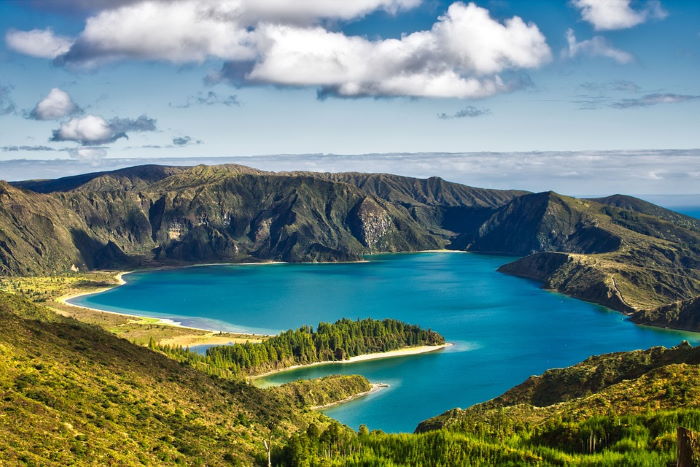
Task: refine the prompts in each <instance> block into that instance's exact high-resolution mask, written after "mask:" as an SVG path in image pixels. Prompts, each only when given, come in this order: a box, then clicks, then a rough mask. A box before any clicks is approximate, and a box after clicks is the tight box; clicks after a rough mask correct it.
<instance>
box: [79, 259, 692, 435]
mask: <svg viewBox="0 0 700 467" xmlns="http://www.w3.org/2000/svg"><path fill="white" fill-rule="evenodd" d="M512 259H513V258H505V257H497V256H482V255H475V254H466V253H419V254H394V255H378V256H373V257H370V261H369V262H366V263H354V264H275V265H251V266H246V265H221V266H203V267H191V268H184V269H173V270H161V271H150V272H138V273H133V274H128V275H126V276H125V280H126V281H127V285H125V286H122V287H118V288H115V289H112V290H110V291H107V292H104V293H101V294H96V295H90V296H84V297H80V298H78V299H74V300H72V303H74V304H76V305H84V306H90V307H94V308H98V309H102V310H107V311H119V312H125V313H133V314H138V315H144V316H153V317H159V318H169V319H173V320H175V321H178V322H180V323H182V324H185V325H190V326H197V327H206V328H211V329H225V330H231V331H246V332H263V333H269V332H277V331H280V330H284V329H288V328H296V327H299V326H301V325H303V324H313V325H315V324H317V323H318V322H319V321H334V320H337V319H340V318H343V317H348V318H366V317H372V318H395V319H400V320H402V321H406V322H409V323H415V324H418V325H420V326H422V327H426V328H432V329H435V330H437V331H438V332H440V333H442V334H443V335H444V336H445V338H446V339H447V340H448V341H449V342H453V343H454V344H455V345H454V346H453V347H451V348H449V349H446V350H442V351H438V352H435V353H430V354H423V355H416V356H409V357H401V358H389V359H382V360H374V361H367V362H359V363H353V364H346V365H339V364H334V365H324V366H317V367H311V368H306V369H301V370H295V371H289V372H284V373H278V374H276V375H273V376H271V377H269V378H267V381H268V382H270V383H283V382H287V381H291V380H294V379H298V378H312V377H318V376H324V375H328V374H333V373H344V374H362V375H365V376H366V377H367V378H369V380H370V381H372V382H380V383H387V384H389V385H390V387H389V388H388V389H384V390H382V391H379V392H377V393H375V394H372V395H370V396H368V397H365V398H363V399H358V400H356V401H354V402H351V403H348V404H345V405H342V406H338V407H335V408H332V409H329V410H327V411H326V413H327V414H328V415H329V416H331V417H334V418H336V419H338V420H340V421H341V422H343V423H346V424H348V425H350V426H351V427H353V428H355V429H357V427H358V426H359V425H360V424H361V423H364V424H366V425H368V426H369V428H370V429H382V430H384V431H388V432H401V431H413V429H414V428H415V427H416V425H417V424H418V422H420V421H421V420H424V419H426V418H428V417H431V416H434V415H437V414H439V413H441V412H443V411H445V410H448V409H451V408H454V407H466V406H469V405H472V404H474V403H477V402H482V401H484V400H487V399H490V398H492V397H495V396H497V395H499V394H501V393H502V392H503V391H505V390H507V389H508V388H510V387H512V386H514V385H516V384H519V383H521V382H522V381H523V380H525V379H526V378H527V377H528V376H530V375H533V374H538V373H541V372H543V371H544V370H546V369H548V368H554V367H563V366H567V365H571V364H573V363H576V362H578V361H581V360H583V359H585V358H586V357H588V356H590V355H593V354H600V353H605V352H613V351H623V350H632V349H641V348H647V347H651V346H654V345H665V346H673V345H676V344H678V343H679V342H680V341H681V340H682V339H688V340H690V341H691V342H693V343H698V342H699V341H700V335H698V334H689V333H682V332H676V331H665V330H658V329H653V328H648V327H641V326H636V325H634V324H632V323H630V322H629V321H627V320H626V319H625V317H624V316H623V315H621V314H619V313H616V312H613V311H610V310H607V309H605V308H603V307H600V306H596V305H592V304H590V303H586V302H582V301H579V300H574V299H571V298H568V297H566V296H563V295H560V294H556V293H552V292H548V291H545V290H542V289H541V288H539V286H538V284H536V283H534V282H531V281H528V280H524V279H519V278H515V277H511V276H507V275H504V274H501V273H498V272H497V271H496V269H497V268H498V266H500V265H501V264H504V263H506V262H509V261H511V260H512Z"/></svg>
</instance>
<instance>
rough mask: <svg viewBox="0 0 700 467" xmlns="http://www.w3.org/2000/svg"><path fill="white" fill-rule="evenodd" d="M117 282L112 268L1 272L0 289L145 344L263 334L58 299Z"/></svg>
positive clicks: (244, 339)
mask: <svg viewBox="0 0 700 467" xmlns="http://www.w3.org/2000/svg"><path fill="white" fill-rule="evenodd" d="M115 285H117V280H116V278H115V274H114V273H113V272H92V273H71V274H65V275H55V276H35V277H18V276H5V277H2V276H0V291H2V292H7V293H12V294H16V295H20V296H22V297H24V298H26V299H27V300H29V301H32V302H35V303H39V304H42V305H46V306H47V307H49V308H50V309H52V310H53V311H55V312H57V313H59V314H61V315H63V316H67V317H71V318H75V319H77V320H78V321H81V322H83V323H88V324H94V325H96V326H99V327H101V328H103V329H105V330H106V331H109V332H111V333H113V334H115V335H117V336H119V337H122V338H124V339H127V340H129V341H131V342H134V343H137V344H142V345H145V344H148V343H149V342H151V340H154V341H155V342H156V343H159V344H160V343H162V344H170V343H176V342H192V343H194V344H193V345H196V344H197V343H198V342H204V343H207V340H209V341H211V337H212V336H214V337H215V338H216V339H218V338H221V340H222V341H224V343H227V342H259V341H260V339H264V338H265V337H266V336H255V337H253V338H251V337H250V336H248V335H242V334H236V333H211V332H209V331H203V330H197V329H192V328H183V327H178V326H170V325H165V324H158V320H155V319H149V318H142V319H141V318H133V317H129V316H126V315H119V314H115V313H103V312H99V311H94V310H87V309H84V308H81V307H76V306H71V305H67V304H65V303H61V302H59V301H58V300H59V298H60V297H62V296H66V295H72V294H80V293H91V292H97V291H100V290H104V289H105V288H108V287H113V286H115Z"/></svg>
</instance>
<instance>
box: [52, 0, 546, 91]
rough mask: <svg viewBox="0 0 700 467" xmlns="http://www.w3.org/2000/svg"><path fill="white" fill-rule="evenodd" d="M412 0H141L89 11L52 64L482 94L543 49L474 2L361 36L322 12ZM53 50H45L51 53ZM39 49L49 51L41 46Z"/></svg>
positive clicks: (536, 61) (346, 14) (505, 87)
mask: <svg viewBox="0 0 700 467" xmlns="http://www.w3.org/2000/svg"><path fill="white" fill-rule="evenodd" d="M418 3H419V0H355V1H352V2H349V1H347V0H299V1H296V2H284V1H279V0H225V1H214V0H180V1H176V2H166V1H156V0H144V1H142V2H138V3H127V4H124V5H122V6H119V7H117V8H113V9H108V10H104V11H101V12H100V13H98V14H96V15H95V16H92V17H90V18H88V20H87V22H86V25H85V28H84V29H83V31H82V33H81V34H80V35H79V37H78V38H77V39H76V41H75V42H74V43H73V45H72V46H71V47H70V50H68V51H67V52H66V53H64V54H62V55H60V56H58V57H57V59H56V61H57V63H60V64H66V65H79V66H88V67H89V66H96V65H99V64H101V63H105V62H108V61H113V60H121V59H143V60H164V61H169V62H173V63H185V62H203V61H204V60H206V59H207V58H212V57H213V58H217V59H222V60H225V61H226V62H227V63H226V65H225V66H224V68H223V69H222V71H221V72H220V73H218V74H214V75H212V76H210V77H209V79H210V81H221V80H224V79H226V80H229V81H232V82H236V84H256V83H269V84H274V85H283V86H314V87H318V88H319V89H321V94H322V95H337V96H344V97H356V96H379V97H381V96H412V97H461V98H470V97H484V96H489V95H493V94H496V93H499V92H506V91H510V90H512V89H514V88H517V87H518V86H519V85H520V84H521V82H520V81H519V80H509V79H507V78H505V77H504V76H505V75H504V73H508V72H512V71H517V70H524V69H530V68H536V67H538V66H540V65H542V64H544V63H546V62H547V61H549V60H550V58H551V51H550V49H549V46H548V45H547V42H546V39H545V37H544V36H543V34H542V33H541V32H540V30H539V29H538V27H537V25H535V24H533V23H526V22H525V21H523V20H522V19H521V18H520V17H517V16H515V17H512V18H509V19H506V20H505V21H503V22H501V21H498V20H496V19H494V18H492V17H491V16H490V14H489V11H488V10H487V9H485V8H480V7H478V6H476V5H475V4H474V3H469V4H464V3H461V2H456V3H453V4H452V5H451V6H450V7H449V8H448V10H447V12H446V13H445V14H444V15H443V16H441V17H439V18H438V20H437V22H436V23H435V24H434V25H433V27H432V28H431V29H430V30H426V31H419V32H414V33H412V34H407V35H404V36H402V37H401V38H398V39H383V40H381V39H380V40H369V39H366V38H364V37H359V36H348V35H345V34H343V33H341V32H332V31H329V30H328V29H326V28H324V27H323V26H321V25H320V24H321V23H322V20H324V19H331V20H348V19H352V18H357V17H360V16H363V15H365V14H367V13H369V12H371V11H375V10H378V9H383V10H386V11H389V12H394V11H398V10H402V9H407V8H412V7H414V6H416V5H417V4H418ZM51 53H53V52H51ZM46 55H51V54H50V53H48V52H46Z"/></svg>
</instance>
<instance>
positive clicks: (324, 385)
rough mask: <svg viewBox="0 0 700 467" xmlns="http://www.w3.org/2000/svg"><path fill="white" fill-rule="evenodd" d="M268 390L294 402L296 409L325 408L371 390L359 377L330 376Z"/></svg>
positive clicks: (299, 381)
mask: <svg viewBox="0 0 700 467" xmlns="http://www.w3.org/2000/svg"><path fill="white" fill-rule="evenodd" d="M269 390H272V391H277V392H278V393H280V394H283V395H284V396H285V398H287V399H289V400H291V401H295V402H296V405H297V406H298V407H311V408H315V407H325V406H329V405H333V404H337V403H339V402H344V401H347V400H350V399H354V398H356V397H358V395H360V394H365V393H368V392H369V391H371V390H372V385H371V384H370V382H369V381H367V378H365V377H364V376H360V375H331V376H324V377H322V378H317V379H312V380H298V381H292V382H291V383H287V384H283V385H281V386H274V387H272V388H269Z"/></svg>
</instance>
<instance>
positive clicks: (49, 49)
mask: <svg viewBox="0 0 700 467" xmlns="http://www.w3.org/2000/svg"><path fill="white" fill-rule="evenodd" d="M5 43H6V44H7V46H8V47H9V48H10V49H12V50H14V51H15V52H19V53H22V54H25V55H30V56H32V57H39V58H56V57H58V56H59V55H63V54H65V53H67V52H68V51H69V50H70V48H71V46H72V45H73V40H72V39H70V38H68V37H64V36H58V35H56V34H54V32H53V30H52V29H51V28H47V29H32V30H31V31H17V30H16V29H10V30H9V31H7V33H6V34H5Z"/></svg>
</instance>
